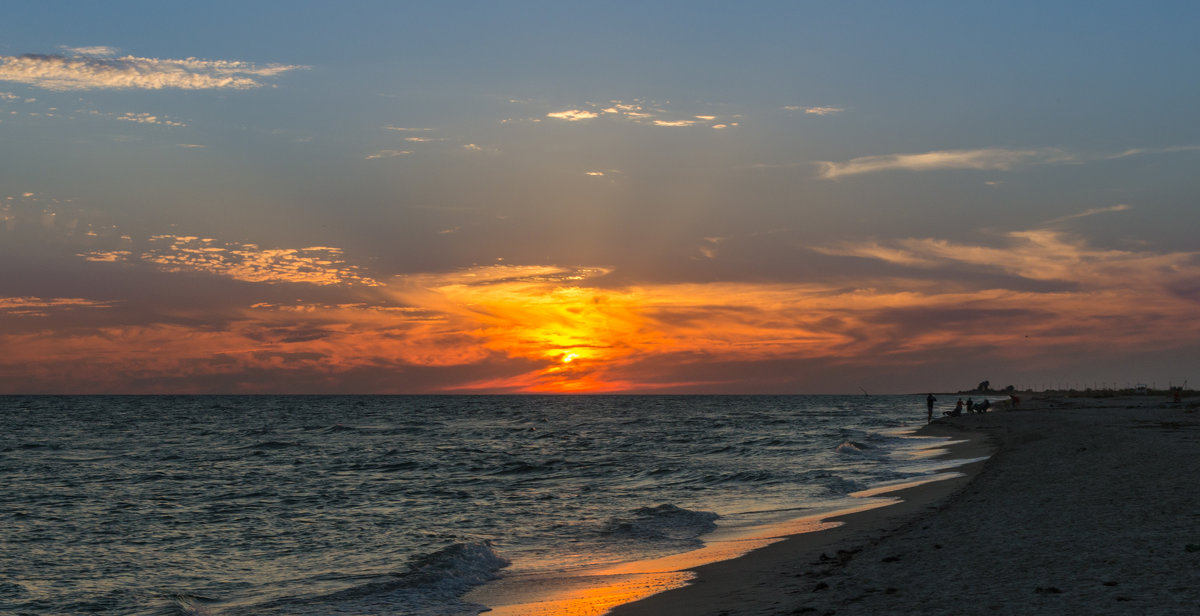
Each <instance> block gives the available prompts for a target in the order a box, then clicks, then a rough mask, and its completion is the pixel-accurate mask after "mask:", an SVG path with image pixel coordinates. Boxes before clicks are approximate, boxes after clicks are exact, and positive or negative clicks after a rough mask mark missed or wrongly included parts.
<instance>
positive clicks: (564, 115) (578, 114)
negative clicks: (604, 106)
mask: <svg viewBox="0 0 1200 616" xmlns="http://www.w3.org/2000/svg"><path fill="white" fill-rule="evenodd" d="M546 117H547V118H554V119H555V120H566V121H568V122H579V121H581V120H594V119H596V118H598V117H600V114H599V113H596V112H595V111H585V110H583V109H567V110H566V111H552V112H550V113H547V114H546Z"/></svg>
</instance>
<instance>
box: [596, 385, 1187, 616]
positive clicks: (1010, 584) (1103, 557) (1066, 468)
mask: <svg viewBox="0 0 1200 616" xmlns="http://www.w3.org/2000/svg"><path fill="white" fill-rule="evenodd" d="M1188 402H1189V400H1185V404H1184V405H1174V404H1170V403H1168V402H1167V401H1165V400H1164V399H1162V398H1148V397H1130V398H1115V399H1100V400H1097V399H1041V400H1028V401H1026V402H1025V407H1024V408H1019V409H1013V410H1003V411H999V412H992V413H987V414H983V415H965V416H962V417H958V418H953V419H942V420H938V421H935V423H934V424H933V425H932V426H930V427H929V428H928V429H927V430H929V431H930V432H932V433H935V434H936V433H938V432H937V431H943V432H942V433H945V434H950V435H954V434H967V433H973V434H981V435H986V438H982V439H981V438H974V439H972V440H970V441H969V442H967V443H964V444H962V445H959V446H957V447H956V448H955V450H954V451H952V452H951V455H956V456H959V457H963V458H973V457H978V455H980V452H981V451H983V449H982V448H986V447H988V446H989V444H990V445H992V446H994V447H995V451H996V453H995V454H994V455H993V456H992V457H991V458H990V459H988V460H987V461H986V462H976V463H973V464H970V465H967V466H966V467H963V468H962V469H961V470H963V471H965V472H966V475H965V476H963V477H959V478H956V479H950V480H947V481H940V482H935V483H930V484H925V485H922V486H918V487H915V488H911V489H907V490H903V491H900V492H898V493H896V495H897V496H900V497H901V498H902V499H903V502H901V503H899V504H896V505H891V506H888V507H883V508H879V509H873V510H870V511H865V512H860V513H855V514H852V515H849V516H843V518H841V519H840V520H839V521H843V522H845V524H844V525H842V526H839V527H837V528H833V529H830V530H824V531H821V532H816V533H807V534H803V535H798V536H795V537H792V538H789V539H787V540H785V541H783V542H779V543H775V544H772V545H769V546H767V547H764V548H762V549H759V550H756V551H754V552H751V553H750V554H747V555H745V556H743V557H741V558H737V559H733V560H727V561H723V562H717V563H713V564H709V565H705V566H702V567H699V568H697V569H695V573H696V575H697V577H696V580H695V581H694V582H693V583H691V584H690V585H688V586H685V587H683V588H679V589H676V590H671V591H667V592H664V593H660V594H657V595H654V596H651V597H648V598H646V599H643V600H640V601H637V602H634V603H629V604H626V605H621V606H618V607H616V608H615V609H613V610H612V611H611V614H612V615H613V616H650V615H654V616H693V615H694V616H707V615H712V616H717V615H749V616H775V615H783V614H908V613H912V614H917V613H919V614H922V615H931V614H947V615H949V614H1129V613H1139V614H1146V613H1154V614H1196V613H1200V411H1197V410H1196V408H1195V407H1194V406H1193V407H1192V408H1188V405H1187V403H1188ZM1190 402H1191V403H1192V404H1195V403H1196V402H1197V401H1196V400H1194V399H1192V400H1190Z"/></svg>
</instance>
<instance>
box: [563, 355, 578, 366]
mask: <svg viewBox="0 0 1200 616" xmlns="http://www.w3.org/2000/svg"><path fill="white" fill-rule="evenodd" d="M578 357H579V354H578V353H565V354H563V357H562V363H564V364H569V363H571V362H573V361H575V359H576V358H578Z"/></svg>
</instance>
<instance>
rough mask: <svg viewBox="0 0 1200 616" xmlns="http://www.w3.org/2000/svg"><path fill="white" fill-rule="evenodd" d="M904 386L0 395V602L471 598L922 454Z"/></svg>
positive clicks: (149, 608)
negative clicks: (833, 392)
mask: <svg viewBox="0 0 1200 616" xmlns="http://www.w3.org/2000/svg"><path fill="white" fill-rule="evenodd" d="M923 406H924V402H923V400H921V399H920V398H918V397H888V396H881V397H870V398H865V397H828V396H807V397H805V396H792V397H788V396H780V397H775V396H749V397H729V396H677V397H673V396H637V397H622V396H561V397H559V396H553V397H550V396H547V397H537V396H428V397H425V396H421V397H409V396H399V397H366V396H345V397H308V396H303V397H293V396H228V397H226V396H194V397H193V396H189V397H169V396H133V397H104V396H86V397H18V396H10V397H2V398H0V487H2V490H0V612H4V613H14V614H37V615H44V614H83V613H93V612H107V613H114V614H414V615H418V616H429V615H434V614H476V613H478V612H479V611H480V610H481V609H482V607H481V606H476V605H471V604H469V603H465V602H464V601H462V600H461V598H460V597H461V595H462V594H463V593H464V592H465V591H466V590H468V589H469V588H470V587H472V586H473V585H475V584H478V583H481V582H484V581H486V580H488V579H491V578H492V577H494V576H496V575H504V574H505V573H506V572H509V571H521V572H529V571H551V572H553V571H556V570H559V569H562V570H566V569H570V568H572V567H576V566H584V565H592V564H597V563H604V562H620V561H625V560H633V559H642V558H648V557H652V556H660V555H664V554H668V553H674V552H681V551H686V550H688V549H692V548H694V547H696V546H698V545H699V539H698V538H699V537H701V536H702V535H703V534H704V533H706V532H708V531H711V530H712V529H713V528H714V527H715V525H720V524H722V523H723V520H727V519H730V518H731V516H740V517H739V519H744V518H745V516H746V515H748V513H749V512H761V513H762V514H764V515H769V514H771V512H779V511H787V510H796V509H797V508H804V507H815V506H819V505H821V504H828V503H830V502H835V501H837V500H838V499H843V498H845V496H846V495H847V494H848V493H850V492H852V491H856V490H861V489H865V488H868V487H871V486H874V485H878V484H879V483H881V482H887V481H895V480H900V479H907V478H913V477H919V476H922V475H925V474H929V473H931V472H933V471H934V470H936V469H937V468H938V465H936V464H934V463H930V462H927V461H925V460H923V459H922V458H921V457H920V456H919V455H917V454H916V453H915V452H916V451H917V450H918V449H920V448H921V447H927V446H928V443H925V442H923V441H920V440H918V439H914V438H911V437H908V436H905V434H904V432H905V431H904V429H903V428H904V427H905V426H912V425H915V424H916V423H917V422H920V421H923V413H924V408H923Z"/></svg>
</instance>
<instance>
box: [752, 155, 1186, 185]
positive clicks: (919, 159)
mask: <svg viewBox="0 0 1200 616" xmlns="http://www.w3.org/2000/svg"><path fill="white" fill-rule="evenodd" d="M1181 152H1200V146H1197V145H1178V146H1169V147H1162V148H1130V149H1128V150H1123V151H1121V152H1116V153H1103V152H1071V151H1066V150H1062V149H1059V148H1028V149H1006V148H979V149H975V150H935V151H932V152H920V153H913V154H885V155H881V156H861V157H858V158H852V159H850V160H847V161H844V162H833V161H818V162H817V163H816V165H817V167H818V169H819V171H818V173H819V175H820V177H822V178H824V179H835V178H839V177H843V176H848V175H858V174H862V173H874V172H878V171H937V170H941V169H975V170H980V171H1010V170H1013V169H1018V168H1021V167H1027V166H1033V165H1066V164H1082V163H1092V162H1098V161H1105V160H1118V159H1122V158H1129V157H1132V156H1148V155H1153V154H1175V153H1181ZM763 166H767V165H763ZM779 166H781V167H782V166H797V165H794V164H793V165H779ZM987 184H988V185H998V184H999V182H996V181H989V182H987Z"/></svg>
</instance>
